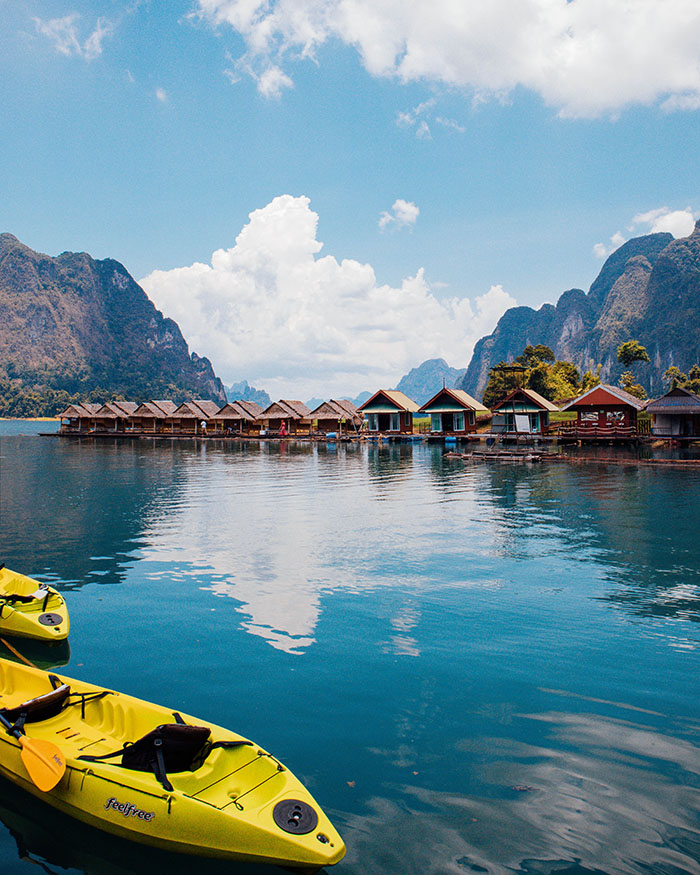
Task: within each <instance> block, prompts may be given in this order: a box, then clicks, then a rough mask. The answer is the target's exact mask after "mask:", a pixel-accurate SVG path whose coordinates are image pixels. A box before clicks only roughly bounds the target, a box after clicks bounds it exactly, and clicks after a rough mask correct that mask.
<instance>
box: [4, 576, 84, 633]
mask: <svg viewBox="0 0 700 875" xmlns="http://www.w3.org/2000/svg"><path fill="white" fill-rule="evenodd" d="M69 631H70V621H69V619H68V609H67V608H66V603H65V601H64V600H63V596H62V595H61V594H60V593H59V592H57V590H55V589H54V588H53V587H52V586H49V585H48V584H45V583H39V581H37V580H34V579H33V578H31V577H27V576H26V575H24V574H18V573H17V572H16V571H11V570H10V569H9V568H5V566H4V565H0V634H3V635H18V636H20V637H22V638H36V639H38V640H41V641H63V640H64V639H66V638H67V637H68V632H69Z"/></svg>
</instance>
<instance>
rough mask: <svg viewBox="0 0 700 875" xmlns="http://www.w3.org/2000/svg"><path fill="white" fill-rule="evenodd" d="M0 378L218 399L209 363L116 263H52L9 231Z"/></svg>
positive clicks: (0, 291) (0, 257) (130, 394)
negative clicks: (188, 345)
mask: <svg viewBox="0 0 700 875" xmlns="http://www.w3.org/2000/svg"><path fill="white" fill-rule="evenodd" d="M0 375H2V376H4V377H6V378H7V379H9V380H10V381H12V382H13V383H14V384H15V385H21V386H26V387H27V389H34V390H37V389H38V390H42V389H54V390H65V391H67V392H69V393H71V394H72V393H78V392H89V391H90V390H93V389H95V388H97V387H99V388H101V389H103V390H106V391H108V392H110V393H113V394H115V395H120V394H121V395H123V396H124V397H127V398H129V399H131V400H147V399H148V398H172V399H173V400H179V399H182V398H184V397H190V398H191V397H196V398H209V399H211V400H213V401H220V402H221V403H222V404H223V403H225V401H226V395H225V392H224V387H223V384H222V383H221V381H220V380H219V379H218V377H217V376H216V374H215V373H214V371H213V369H212V366H211V364H210V362H209V360H208V359H206V358H201V357H200V356H198V355H197V354H196V353H194V352H193V353H192V355H190V354H189V350H188V348H187V343H186V342H185V340H184V338H183V336H182V334H181V332H180V329H179V327H178V326H177V323H175V322H173V320H172V319H166V318H165V317H164V316H163V314H162V313H161V312H160V311H158V310H156V308H155V306H154V305H153V304H152V302H151V301H150V300H149V298H148V297H147V295H146V293H145V292H144V291H143V289H142V288H141V287H140V286H139V285H138V284H137V283H136V282H134V280H133V279H132V277H131V276H130V275H129V273H128V272H127V270H126V268H125V267H124V266H123V265H121V264H120V263H119V262H118V261H113V260H112V259H109V258H108V259H104V260H103V261H95V260H94V259H93V258H91V257H90V256H89V255H87V254H86V253H84V252H64V253H63V254H62V255H59V256H58V257H57V258H51V257H50V256H48V255H43V254H41V253H38V252H34V251H33V250H32V249H30V248H29V247H27V246H24V245H23V244H22V243H20V241H19V240H18V239H17V238H16V237H14V236H13V235H12V234H0Z"/></svg>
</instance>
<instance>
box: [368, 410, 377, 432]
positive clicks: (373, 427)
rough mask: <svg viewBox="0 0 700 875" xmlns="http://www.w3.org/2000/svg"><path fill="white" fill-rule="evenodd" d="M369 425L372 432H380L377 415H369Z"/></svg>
mask: <svg viewBox="0 0 700 875" xmlns="http://www.w3.org/2000/svg"><path fill="white" fill-rule="evenodd" d="M367 425H368V427H369V430H370V431H379V424H378V422H377V414H376V413H368V414H367Z"/></svg>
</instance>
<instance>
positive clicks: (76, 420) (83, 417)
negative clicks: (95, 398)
mask: <svg viewBox="0 0 700 875" xmlns="http://www.w3.org/2000/svg"><path fill="white" fill-rule="evenodd" d="M100 407H102V405H101V404H93V403H91V402H89V401H84V402H83V403H82V404H69V405H68V407H66V409H65V410H64V411H63V412H62V413H61V414H60V415H59V419H60V420H61V431H62V432H64V433H65V432H71V431H75V432H79V431H89V430H90V425H91V424H92V419H93V417H94V415H95V414H96V413H97V411H98V410H99V409H100Z"/></svg>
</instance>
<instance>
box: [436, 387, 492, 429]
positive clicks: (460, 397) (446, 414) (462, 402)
mask: <svg viewBox="0 0 700 875" xmlns="http://www.w3.org/2000/svg"><path fill="white" fill-rule="evenodd" d="M420 411H421V413H427V414H428V415H429V416H430V433H431V434H433V435H460V434H469V433H470V432H475V431H476V414H477V413H488V408H486V407H484V405H483V404H481V403H480V402H479V401H477V400H476V398H472V396H471V395H468V394H467V393H466V392H464V391H463V390H462V389H440V391H439V392H438V393H437V395H434V396H433V397H432V398H431V399H430V401H427V402H426V403H425V404H423V406H422V407H421V408H420Z"/></svg>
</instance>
